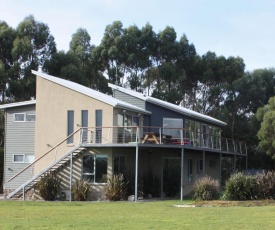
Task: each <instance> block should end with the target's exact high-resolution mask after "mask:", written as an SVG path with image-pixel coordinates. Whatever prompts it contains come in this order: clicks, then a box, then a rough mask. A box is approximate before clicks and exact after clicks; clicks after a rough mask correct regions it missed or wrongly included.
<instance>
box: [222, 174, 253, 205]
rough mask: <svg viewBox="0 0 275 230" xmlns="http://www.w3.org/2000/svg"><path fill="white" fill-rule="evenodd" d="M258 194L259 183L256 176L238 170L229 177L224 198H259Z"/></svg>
mask: <svg viewBox="0 0 275 230" xmlns="http://www.w3.org/2000/svg"><path fill="white" fill-rule="evenodd" d="M257 194H258V185H257V181H256V178H255V177H253V176H251V175H244V174H243V173H242V172H238V173H235V174H232V175H231V176H230V178H229V179H228V181H227V183H226V186H225V192H224V198H225V199H228V200H254V199H257Z"/></svg>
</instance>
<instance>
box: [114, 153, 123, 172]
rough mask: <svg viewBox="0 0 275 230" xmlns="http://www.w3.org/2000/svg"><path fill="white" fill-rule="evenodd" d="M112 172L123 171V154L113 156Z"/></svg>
mask: <svg viewBox="0 0 275 230" xmlns="http://www.w3.org/2000/svg"><path fill="white" fill-rule="evenodd" d="M114 173H115V174H119V173H125V156H122V155H116V156H115V157H114Z"/></svg>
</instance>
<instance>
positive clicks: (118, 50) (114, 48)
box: [100, 21, 126, 85]
mask: <svg viewBox="0 0 275 230" xmlns="http://www.w3.org/2000/svg"><path fill="white" fill-rule="evenodd" d="M124 33H125V29H124V28H123V24H122V23H121V22H120V21H114V22H113V24H111V25H108V26H107V27H106V28H105V32H104V36H103V39H102V41H101V44H100V49H101V50H102V51H101V56H102V58H103V60H104V62H105V63H106V69H107V74H108V76H109V80H110V81H111V82H112V83H116V81H117V83H118V84H119V85H121V80H120V79H121V78H123V76H124V74H123V72H124V70H123V69H124V66H123V63H125V60H126V55H125V45H124V41H123V36H124Z"/></svg>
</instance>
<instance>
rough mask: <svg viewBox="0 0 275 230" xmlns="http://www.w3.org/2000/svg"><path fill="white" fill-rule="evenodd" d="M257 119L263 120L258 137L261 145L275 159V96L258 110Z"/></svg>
mask: <svg viewBox="0 0 275 230" xmlns="http://www.w3.org/2000/svg"><path fill="white" fill-rule="evenodd" d="M257 119H258V120H259V121H260V122H261V127H260V130H259V131H258V138H259V140H260V142H259V147H260V148H262V149H263V150H265V151H266V153H267V154H268V155H270V156H271V157H272V158H273V160H275V97H271V98H270V99H269V101H268V104H267V105H265V106H264V107H261V108H259V109H258V111H257Z"/></svg>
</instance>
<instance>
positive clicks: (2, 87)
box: [0, 21, 16, 103]
mask: <svg viewBox="0 0 275 230" xmlns="http://www.w3.org/2000/svg"><path fill="white" fill-rule="evenodd" d="M15 37H16V32H15V30H14V29H13V28H12V27H10V26H9V25H8V24H7V23H6V22H4V21H0V93H1V101H2V102H3V103H4V102H5V99H6V90H7V88H6V85H7V83H8V81H9V74H10V73H11V72H10V69H11V67H12V65H13V59H12V52H11V51H12V48H13V41H14V39H15Z"/></svg>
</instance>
